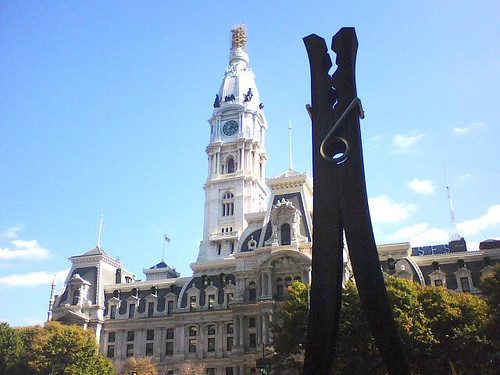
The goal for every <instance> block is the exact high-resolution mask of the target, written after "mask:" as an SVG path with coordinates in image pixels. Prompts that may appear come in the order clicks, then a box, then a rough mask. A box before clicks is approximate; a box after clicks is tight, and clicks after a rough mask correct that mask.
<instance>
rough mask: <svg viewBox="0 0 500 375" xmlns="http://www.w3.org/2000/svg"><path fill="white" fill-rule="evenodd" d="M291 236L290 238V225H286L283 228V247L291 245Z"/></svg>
mask: <svg viewBox="0 0 500 375" xmlns="http://www.w3.org/2000/svg"><path fill="white" fill-rule="evenodd" d="M290 243H291V236H290V224H288V223H285V224H283V225H282V226H281V246H283V245H290Z"/></svg>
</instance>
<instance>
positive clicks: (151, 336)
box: [146, 329, 155, 340]
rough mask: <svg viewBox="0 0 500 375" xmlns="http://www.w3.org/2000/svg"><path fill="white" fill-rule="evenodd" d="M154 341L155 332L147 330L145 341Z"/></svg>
mask: <svg viewBox="0 0 500 375" xmlns="http://www.w3.org/2000/svg"><path fill="white" fill-rule="evenodd" d="M154 339H155V331H154V330H153V329H148V330H147V331H146V340H154Z"/></svg>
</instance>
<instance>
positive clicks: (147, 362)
mask: <svg viewBox="0 0 500 375" xmlns="http://www.w3.org/2000/svg"><path fill="white" fill-rule="evenodd" d="M117 367H119V368H118V373H119V374H131V373H132V371H135V372H137V374H138V375H160V373H159V372H158V368H157V367H156V364H155V362H154V361H153V360H152V359H151V357H130V358H129V359H128V360H127V361H125V362H124V363H122V364H120V365H118V366H117Z"/></svg>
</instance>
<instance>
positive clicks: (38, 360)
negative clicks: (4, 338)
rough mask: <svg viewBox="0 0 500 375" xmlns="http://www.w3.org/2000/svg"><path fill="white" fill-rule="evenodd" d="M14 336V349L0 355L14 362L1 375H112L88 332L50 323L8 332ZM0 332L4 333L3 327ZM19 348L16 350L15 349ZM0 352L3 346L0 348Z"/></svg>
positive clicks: (75, 327) (78, 328)
mask: <svg viewBox="0 0 500 375" xmlns="http://www.w3.org/2000/svg"><path fill="white" fill-rule="evenodd" d="M10 330H11V331H12V332H13V335H11V337H17V339H16V340H17V341H16V342H18V343H20V345H18V346H10V347H8V348H18V349H17V350H13V349H9V350H10V351H8V352H7V353H4V352H2V353H0V355H1V357H2V358H12V357H13V356H15V358H16V360H15V361H10V363H12V364H13V365H12V364H11V365H10V368H9V367H7V368H6V370H4V369H0V370H2V371H0V374H5V375H18V374H19V375H21V374H22V375H31V374H33V375H34V374H37V375H63V374H64V375H95V374H99V375H114V374H116V372H115V370H114V368H113V365H112V363H111V361H109V360H108V359H107V358H104V357H102V356H101V355H99V353H98V346H97V343H96V341H95V337H94V334H93V332H92V331H90V330H84V329H83V328H81V327H77V326H67V325H62V324H60V323H57V322H50V323H48V324H47V325H46V326H45V327H41V326H35V327H24V328H16V329H10ZM0 331H1V332H2V333H3V332H4V331H5V332H7V330H6V329H5V326H2V327H1V329H0ZM19 348H20V349H19ZM2 349H4V347H3V346H2ZM2 349H0V350H2Z"/></svg>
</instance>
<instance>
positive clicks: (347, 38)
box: [304, 28, 410, 375]
mask: <svg viewBox="0 0 500 375" xmlns="http://www.w3.org/2000/svg"><path fill="white" fill-rule="evenodd" d="M304 43H305V45H306V49H307V53H308V56H309V62H310V69H311V92H312V94H311V100H312V102H311V104H312V107H311V108H310V114H311V118H312V139H313V176H314V177H313V178H314V198H313V199H314V201H313V206H314V215H313V228H314V232H313V256H312V283H311V295H310V314H309V324H308V337H307V344H306V353H305V365H304V375H323V374H324V375H327V374H329V373H330V369H331V367H332V365H333V354H334V347H335V340H336V336H337V332H338V327H339V317H340V306H341V298H342V271H343V261H342V252H343V236H344V233H345V238H346V241H347V247H348V251H349V255H350V259H351V264H352V268H353V273H354V278H355V280H356V284H357V287H358V290H359V295H360V299H361V304H362V306H363V309H364V311H365V315H366V317H367V319H368V322H369V325H370V328H371V331H372V334H373V336H374V338H375V342H376V344H377V346H378V348H379V351H380V353H381V355H382V357H383V360H384V362H385V364H386V368H387V370H388V372H389V374H391V375H394V374H410V370H409V366H408V363H407V361H406V358H405V355H404V352H403V349H402V345H401V340H400V338H399V334H398V332H397V328H396V325H395V323H394V319H393V315H392V309H391V307H390V305H389V301H388V298H387V293H386V289H385V284H384V279H383V276H382V272H381V270H380V264H379V259H378V254H377V247H376V244H375V239H374V236H373V230H372V225H371V219H370V212H369V210H368V199H367V194H366V182H365V175H364V167H363V153H362V145H361V132H360V123H359V118H360V117H362V116H363V111H362V108H361V102H360V101H359V99H358V98H357V93H356V81H355V62H356V52H357V47H358V42H357V38H356V33H355V30H354V28H342V29H341V30H340V31H339V32H338V33H337V34H335V36H334V37H333V40H332V50H333V52H335V53H336V65H337V69H336V70H335V72H334V73H333V74H332V75H331V76H330V74H329V70H330V68H331V67H332V62H331V59H330V56H329V54H328V49H327V46H326V43H325V41H324V39H323V38H320V37H319V36H317V35H314V34H313V35H310V36H308V37H306V38H304ZM332 129H333V130H332Z"/></svg>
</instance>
